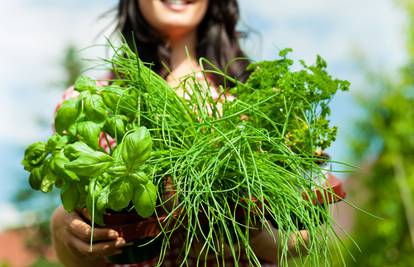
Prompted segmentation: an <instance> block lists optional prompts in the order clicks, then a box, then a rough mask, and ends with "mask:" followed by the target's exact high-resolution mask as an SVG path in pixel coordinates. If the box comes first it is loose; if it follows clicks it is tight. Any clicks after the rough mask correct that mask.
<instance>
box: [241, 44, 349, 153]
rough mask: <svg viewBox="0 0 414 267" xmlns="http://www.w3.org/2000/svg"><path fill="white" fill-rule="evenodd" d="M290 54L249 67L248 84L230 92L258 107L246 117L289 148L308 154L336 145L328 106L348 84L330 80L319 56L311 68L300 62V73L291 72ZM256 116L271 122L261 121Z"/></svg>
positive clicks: (324, 63)
mask: <svg viewBox="0 0 414 267" xmlns="http://www.w3.org/2000/svg"><path fill="white" fill-rule="evenodd" d="M290 52H291V49H285V50H282V51H281V52H280V53H279V56H280V57H281V59H278V60H274V61H262V62H258V63H254V64H251V65H250V66H249V67H248V70H250V71H252V74H251V75H250V77H249V79H248V81H247V83H246V84H244V85H243V86H238V87H237V88H235V89H233V92H234V93H236V94H237V98H238V99H240V100H242V101H243V102H245V103H248V104H251V105H258V106H257V107H256V108H255V109H254V110H252V111H250V112H249V113H248V116H249V121H251V122H252V123H253V124H254V125H255V126H256V127H263V128H265V129H267V130H268V131H269V132H276V133H277V134H281V135H283V136H284V140H285V144H286V145H287V146H288V147H290V148H292V149H293V150H295V151H298V152H303V153H305V154H309V153H313V152H314V151H312V149H315V148H319V149H321V150H324V149H326V148H327V147H329V146H330V145H331V143H332V142H333V141H335V138H336V131H337V128H336V127H330V126H329V120H328V116H329V114H330V112H331V111H330V108H329V102H330V100H331V99H332V97H333V96H334V95H335V93H336V92H337V91H338V90H342V91H346V90H349V82H348V81H342V80H338V79H333V78H332V77H331V76H330V75H329V74H328V73H327V71H326V67H327V64H326V62H325V61H324V60H323V59H322V58H321V57H320V56H318V57H317V59H316V63H315V64H314V65H311V66H308V65H306V64H305V62H303V61H300V64H301V66H302V67H303V69H301V70H298V71H292V65H293V64H294V61H293V60H291V59H289V58H288V57H287V56H288V54H289V53H290ZM267 98H270V99H267ZM266 99H267V100H266ZM265 100H266V101H265ZM258 113H261V114H266V115H267V116H268V117H269V118H271V120H263V119H261V117H260V116H257V115H256V114H258ZM271 122H276V124H274V123H271ZM309 129H312V130H311V131H310V130H309Z"/></svg>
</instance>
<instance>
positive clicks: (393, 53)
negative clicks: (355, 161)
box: [0, 0, 405, 229]
mask: <svg viewBox="0 0 414 267" xmlns="http://www.w3.org/2000/svg"><path fill="white" fill-rule="evenodd" d="M116 3H117V1H114V0H107V1H102V0H100V1H98V0H88V1H80V0H60V1H54V0H36V1H35V0H14V1H4V3H2V8H1V9H0V25H2V26H1V27H0V36H1V42H0V55H1V59H2V60H1V62H0V73H1V76H2V77H1V79H0V93H1V95H2V98H1V102H0V121H1V125H0V140H1V141H0V145H1V146H2V149H1V150H0V160H1V162H3V165H2V166H0V177H1V178H0V179H2V180H1V183H2V186H1V187H0V210H4V209H6V210H9V211H10V210H13V206H12V204H10V198H11V196H12V194H13V192H14V191H15V190H16V188H17V187H20V186H23V185H25V186H26V182H25V179H26V178H25V173H24V172H23V171H22V169H21V167H20V164H19V162H20V158H21V156H22V151H23V148H24V147H25V146H27V145H28V144H29V143H31V142H33V141H37V140H42V139H45V138H46V137H47V136H48V135H49V134H50V129H49V128H48V127H44V126H40V125H39V123H38V121H39V118H42V119H44V120H46V121H51V120H52V114H53V108H54V106H55V105H56V103H57V102H58V100H59V98H60V94H61V90H63V88H61V86H60V85H58V84H57V82H58V81H60V80H61V76H62V70H61V69H60V65H59V62H60V60H61V59H62V56H63V55H62V52H63V50H64V48H65V46H66V45H68V44H70V43H74V44H76V45H77V46H78V47H81V48H84V47H88V46H90V45H93V44H103V43H104V40H103V38H102V36H101V37H99V38H97V34H98V33H99V32H100V31H101V30H102V29H104V28H105V26H106V25H108V23H109V21H110V19H109V20H108V18H107V19H102V20H98V17H99V15H101V14H103V13H104V12H105V11H107V10H109V9H110V8H112V7H113V6H114V5H115V4H116ZM240 6H241V14H242V20H241V22H242V23H241V29H248V28H252V29H254V31H255V32H258V33H259V34H254V33H251V34H250V36H251V38H250V39H249V40H248V41H246V42H245V49H246V51H247V52H248V53H249V55H250V56H251V57H252V58H254V59H259V60H260V59H271V58H274V57H275V56H276V53H277V50H278V49H281V48H285V47H291V48H293V49H294V54H293V55H294V58H296V59H299V58H300V59H305V60H306V61H308V62H311V61H313V60H314V58H315V56H316V54H320V55H322V56H323V57H324V58H325V59H326V60H327V61H328V64H329V65H328V66H329V71H330V72H331V73H332V74H333V75H334V76H336V77H338V78H341V79H348V80H350V81H351V82H352V84H353V86H352V92H351V93H347V94H340V95H338V96H337V97H336V98H335V99H334V101H333V103H332V110H333V115H332V122H333V123H334V124H336V125H338V126H339V135H338V140H337V142H336V143H335V144H334V146H333V147H332V149H330V153H331V154H332V155H333V156H334V159H336V160H340V161H348V158H347V157H348V151H347V144H346V140H347V138H348V136H349V135H350V134H351V129H352V124H353V121H354V119H355V118H357V117H358V116H359V112H358V108H357V106H356V105H355V102H354V101H353V96H354V95H356V94H360V93H366V90H365V89H364V88H365V86H364V83H363V76H362V74H361V71H360V70H359V69H358V67H357V64H356V63H355V62H356V61H355V56H354V55H355V51H359V53H362V54H364V55H365V58H366V63H368V64H370V65H371V66H374V69H381V70H385V71H390V72H392V71H393V70H395V69H396V68H397V67H398V66H399V65H401V64H402V63H403V62H404V55H405V54H404V51H405V50H404V20H405V18H404V14H403V13H402V12H401V11H400V10H399V9H398V8H397V7H396V5H395V3H394V1H391V0H363V1H361V0H335V1H333V0H312V1H306V0H256V1H252V0H240ZM82 57H84V58H97V57H105V51H104V50H103V49H102V48H99V47H95V48H91V49H87V50H85V51H83V52H82ZM57 89H59V90H57ZM2 214H3V213H0V222H2V221H3V219H2V218H3V217H5V216H3V215H2ZM16 216H17V217H18V213H17V212H16ZM11 217H12V218H15V217H13V216H11ZM17 217H16V218H17ZM9 218H10V216H9ZM9 220H12V221H13V220H14V219H9ZM8 223H12V222H8ZM2 226H4V223H3V224H1V223H0V229H1V227H2Z"/></svg>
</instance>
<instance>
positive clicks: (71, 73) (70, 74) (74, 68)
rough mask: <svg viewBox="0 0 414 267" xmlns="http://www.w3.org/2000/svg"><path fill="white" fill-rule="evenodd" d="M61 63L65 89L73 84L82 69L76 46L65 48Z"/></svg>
mask: <svg viewBox="0 0 414 267" xmlns="http://www.w3.org/2000/svg"><path fill="white" fill-rule="evenodd" d="M62 63H63V67H64V70H65V74H66V79H65V81H64V82H65V83H64V85H65V88H67V87H69V86H71V85H73V84H74V83H75V80H76V78H77V77H79V76H80V74H81V72H82V69H83V67H84V66H83V64H82V60H81V58H80V57H79V51H78V49H77V48H76V46H74V45H69V46H68V47H67V48H66V52H65V57H64V59H63V62H62Z"/></svg>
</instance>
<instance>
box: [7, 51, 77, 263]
mask: <svg viewBox="0 0 414 267" xmlns="http://www.w3.org/2000/svg"><path fill="white" fill-rule="evenodd" d="M61 65H62V67H63V73H64V77H62V79H60V81H59V83H58V85H57V86H56V87H58V88H61V90H62V91H63V90H64V89H66V88H68V87H69V86H71V85H73V84H74V83H75V80H76V78H77V77H78V76H79V75H80V74H81V72H82V70H83V68H84V65H83V63H82V60H81V58H80V57H79V51H78V49H77V48H76V47H75V46H74V45H69V46H67V48H66V49H65V52H64V57H63V58H62V59H61ZM39 121H40V122H41V121H42V120H39ZM45 125H47V127H50V125H51V122H50V121H47V122H45ZM40 194H41V193H40V192H37V191H34V190H33V189H31V188H29V187H25V188H24V189H21V190H19V191H18V192H17V193H16V195H15V197H14V201H15V203H16V204H17V206H19V207H22V208H26V209H27V208H28V207H29V208H33V209H34V210H35V212H36V213H37V217H38V218H39V220H37V222H36V224H35V225H33V226H32V228H33V230H35V231H36V234H35V235H33V236H28V237H27V238H26V247H27V249H29V250H31V251H33V252H34V253H35V254H37V255H38V256H39V258H38V260H37V261H36V262H35V263H33V267H40V266H45V267H46V266H61V265H60V264H58V263H54V262H49V261H48V260H47V257H46V254H47V247H48V246H50V245H51V236H50V229H49V224H50V217H51V214H52V213H53V211H54V210H55V208H56V201H55V200H56V199H57V198H58V193H57V192H56V194H55V195H53V194H52V195H48V196H45V195H40ZM52 200H53V201H52ZM39 206H41V208H39ZM1 266H2V265H0V267H1Z"/></svg>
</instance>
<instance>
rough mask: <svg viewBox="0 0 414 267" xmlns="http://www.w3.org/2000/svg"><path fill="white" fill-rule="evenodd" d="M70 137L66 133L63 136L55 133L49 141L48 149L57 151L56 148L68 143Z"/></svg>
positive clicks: (58, 148)
mask: <svg viewBox="0 0 414 267" xmlns="http://www.w3.org/2000/svg"><path fill="white" fill-rule="evenodd" d="M68 139H69V137H68V136H66V135H65V136H61V135H60V134H58V133H55V134H54V135H52V136H51V137H50V138H49V140H48V141H47V144H46V150H47V151H48V152H50V153H53V152H55V150H60V149H62V148H63V147H64V146H65V145H66V144H67V143H68V141H69V140H68Z"/></svg>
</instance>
